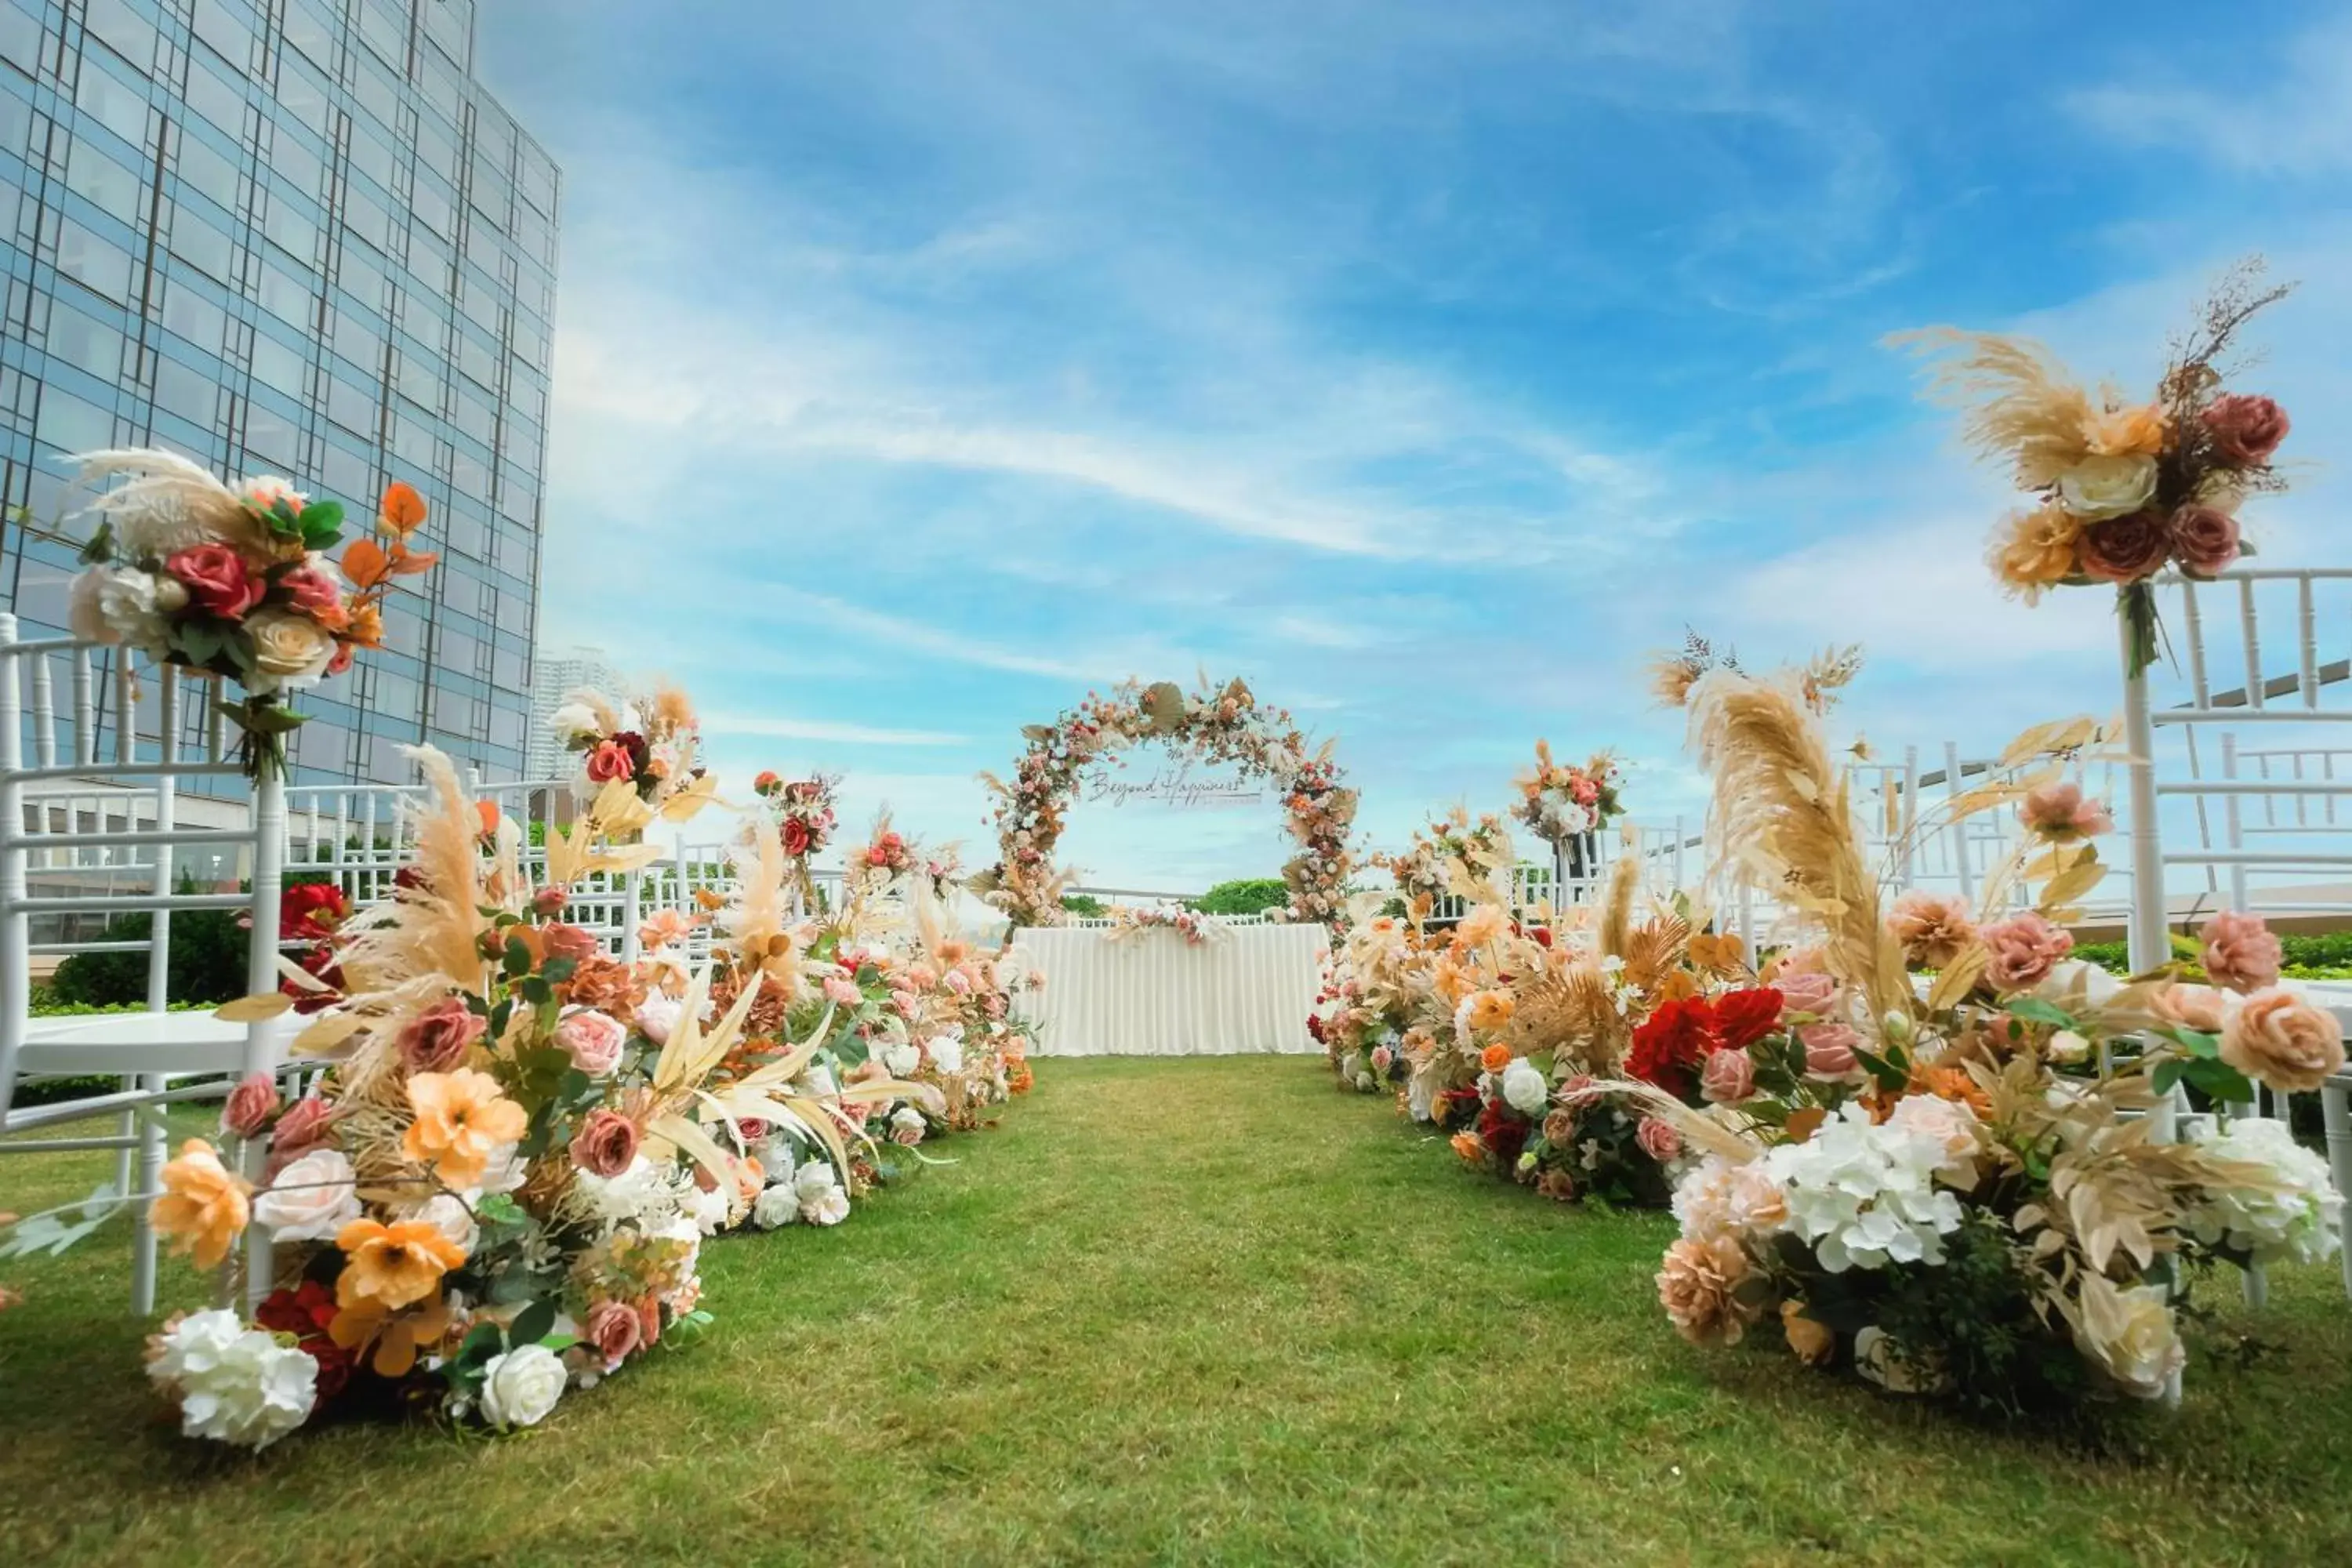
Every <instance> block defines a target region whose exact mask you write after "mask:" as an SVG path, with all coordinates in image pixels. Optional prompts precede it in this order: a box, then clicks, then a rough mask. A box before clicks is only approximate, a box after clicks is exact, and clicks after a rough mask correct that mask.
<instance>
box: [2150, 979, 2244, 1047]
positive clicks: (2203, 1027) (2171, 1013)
mask: <svg viewBox="0 0 2352 1568" xmlns="http://www.w3.org/2000/svg"><path fill="white" fill-rule="evenodd" d="M2227 1001H2228V998H2227V997H2225V996H2224V995H2223V994H2221V992H2219V991H2217V990H2215V989H2214V988H2213V987H2212V986H2210V985H2189V984H2183V983H2181V982H2179V981H2175V982H2174V983H2173V984H2170V985H2168V986H2166V987H2165V988H2164V989H2163V990H2161V991H2159V992H2158V993H2157V994H2156V1011H2157V1012H2158V1014H2159V1015H2161V1016H2164V1017H2167V1018H2169V1019H2171V1020H2172V1021H2173V1022H2174V1023H2176V1024H2184V1025H2186V1026H2189V1028H2192V1029H2197V1030H2200V1031H2201V1032H2203V1033H2205V1034H2208V1035H2218V1034H2220V1033H2221V1021H2222V1019H2223V1017H2224V1016H2226V1012H2227V1009H2226V1007H2225V1004H2226V1003H2227Z"/></svg>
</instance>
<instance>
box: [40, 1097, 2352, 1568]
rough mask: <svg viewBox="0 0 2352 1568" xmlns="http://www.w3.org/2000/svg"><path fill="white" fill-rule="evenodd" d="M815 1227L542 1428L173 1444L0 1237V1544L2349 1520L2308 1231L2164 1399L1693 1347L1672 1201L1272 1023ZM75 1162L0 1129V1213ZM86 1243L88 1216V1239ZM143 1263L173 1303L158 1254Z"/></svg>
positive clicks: (1252, 1559) (2086, 1531) (1173, 1548)
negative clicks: (2226, 1348) (1960, 1413)
mask: <svg viewBox="0 0 2352 1568" xmlns="http://www.w3.org/2000/svg"><path fill="white" fill-rule="evenodd" d="M943 1147H944V1150H945V1152H950V1153H952V1154H954V1155H955V1156H957V1158H958V1161H959V1163H956V1164H954V1165H952V1166H949V1167H946V1168H944V1169H938V1170H932V1171H929V1172H927V1173H924V1174H923V1176H922V1178H921V1179H920V1180H919V1181H918V1182H916V1183H914V1184H910V1185H908V1186H906V1187H903V1188H900V1189H898V1190H896V1191H893V1192H889V1193H886V1194H881V1195H879V1196H878V1197H877V1199H876V1200H875V1201H874V1202H873V1203H871V1204H870V1205H867V1206H866V1207H864V1208H862V1209H861V1210H860V1211H859V1213H858V1214H857V1215H856V1217H855V1218H853V1219H852V1220H851V1221H850V1223H849V1224H847V1225H846V1226H842V1227H841V1228H840V1229H838V1230H833V1231H822V1232H820V1231H810V1230H806V1229H801V1228H795V1229H793V1230H791V1231H788V1232H784V1233H781V1234H777V1235H773V1236H764V1237H761V1236H754V1237H742V1238H738V1239H732V1240H729V1241H725V1242H720V1243H717V1244H714V1245H713V1246H712V1247H709V1249H707V1251H706V1253H705V1266H704V1278H705V1281H706V1283H707V1285H708V1287H709V1304H710V1306H711V1307H712V1308H713V1309H714V1310H716V1311H717V1313H718V1314H719V1323H718V1325H717V1329H716V1331H715V1332H714V1334H713V1335H712V1337H711V1338H709V1340H708V1341H706V1342H704V1343H702V1344H700V1345H698V1346H695V1347H692V1348H690V1349H688V1350H685V1351H682V1352H677V1353H674V1354H673V1353H656V1354H655V1355H654V1356H652V1357H651V1358H650V1359H648V1360H647V1361H646V1362H645V1363H643V1364H642V1365H640V1366H638V1367H635V1368H634V1369H633V1370H631V1371H629V1372H628V1373H625V1374H623V1375H622V1376H621V1377H620V1378H618V1379H616V1380H614V1382H613V1383H611V1384H607V1385H606V1386H604V1388H601V1389H598V1390H596V1391H594V1392H593V1393H591V1394H585V1395H573V1396H571V1397H569V1398H567V1399H566V1400H565V1402H564V1404H563V1405H562V1406H561V1407H560V1408H559V1410H558V1411H557V1413H556V1415H555V1416H554V1417H553V1418H552V1420H551V1422H550V1423H549V1424H548V1425H547V1426H544V1427H541V1428H540V1429H538V1430H535V1431H532V1432H530V1433H527V1434H524V1435H521V1436H517V1437H514V1438H509V1439H505V1440H499V1441H476V1440H467V1439H461V1438H458V1437H453V1436H449V1435H448V1434H446V1432H443V1431H439V1430H436V1429H433V1428H431V1427H426V1426H385V1425H347V1426H337V1427H332V1428H329V1429H325V1430H320V1431H313V1432H307V1433H302V1434H298V1435H297V1436H294V1437H291V1438H289V1439H288V1440H287V1441H286V1442H284V1443H282V1444H281V1445H279V1446H278V1447H276V1448H274V1449H272V1450H271V1451H269V1452H268V1453H267V1454H265V1455H262V1456H260V1457H259V1458H244V1457H240V1456H237V1455H235V1454H230V1453H225V1452H223V1451H221V1450H218V1449H215V1448H212V1447H207V1446H203V1445H198V1444H194V1443H185V1442H183V1441H181V1440H180V1439H179V1438H178V1437H177V1436H176V1435H175V1434H174V1433H173V1430H172V1428H171V1426H169V1425H168V1423H167V1422H166V1421H165V1419H164V1418H163V1416H162V1415H160V1414H159V1412H158V1409H157V1407H156V1405H154V1404H153V1402H152V1400H151V1399H150V1397H149V1394H148V1391H147V1389H146V1386H145V1384H144V1382H143V1379H142V1376H141V1374H140V1371H139V1354H138V1352H139V1342H140V1339H141V1336H142V1333H143V1332H144V1331H145V1325H142V1324H140V1323H137V1322H134V1321H131V1320H130V1319H129V1318H127V1317H126V1316H125V1314H124V1310H123V1307H124V1303H125V1301H126V1300H128V1286H127V1281H126V1272H127V1251H128V1248H127V1247H126V1246H125V1245H124V1244H123V1242H122V1240H121V1236H122V1234H123V1233H121V1232H119V1231H117V1232H110V1233H107V1235H106V1236H105V1237H102V1238H94V1239H93V1241H92V1242H91V1243H89V1244H86V1245H85V1247H84V1249H83V1250H82V1251H81V1252H79V1253H76V1254H74V1255H72V1256H70V1257H68V1258H66V1259H63V1260H58V1261H50V1260H41V1259H36V1260H30V1261H24V1262H17V1263H12V1264H9V1265H6V1266H5V1267H6V1268H7V1269H8V1270H9V1271H10V1272H9V1278H10V1279H12V1281H13V1282H14V1283H16V1284H17V1285H18V1286H19V1287H20V1288H22V1289H25V1290H26V1294H27V1296H28V1298H29V1300H27V1302H26V1305H24V1306H22V1307H20V1308H17V1309H16V1310H11V1311H7V1312H5V1313H0V1433H5V1437H4V1438H0V1542H5V1546H4V1547H0V1560H5V1561H6V1562H8V1563H47V1562H89V1563H100V1562H104V1563H127V1562H171V1563H196V1562H202V1563H248V1562H250V1563H260V1562H273V1563H274V1562H303V1563H318V1562H326V1561H334V1562H354V1563H356V1562H366V1563H436V1564H438V1563H485V1562H497V1563H502V1564H518V1565H519V1564H524V1563H619V1562H637V1563H646V1562H669V1561H693V1562H707V1563H802V1562H806V1563H877V1562H902V1561H903V1562H918V1563H964V1562H1021V1563H1029V1562H1109V1563H1203V1562H1217V1563H1360V1562H1362V1563H1374V1562H1378V1563H1387V1562H1401V1563H1426V1562H1465V1563H1468V1562H1489V1563H1531V1562H1577V1563H1583V1562H1600V1563H1609V1564H1617V1563H1652V1562H1666V1563H1684V1562H1706V1563H1778V1562H1793V1561H1838V1562H1847V1561H1864V1562H1878V1561H1884V1562H1890V1563H2047V1562H2122V1561H2148V1562H2161V1563H2173V1562H2179V1563H2199V1564H2205V1563H2241V1562H2243V1563H2263V1564H2277V1563H2306V1562H2325V1561H2335V1562H2344V1561H2347V1560H2352V1311H2347V1303H2346V1302H2345V1300H2343V1296H2342V1292H2341V1290H2340V1289H2339V1287H2338V1286H2337V1284H2336V1278H2335V1275H2334V1272H2333V1270H2332V1269H2308V1270H2297V1271H2294V1272H2291V1273H2288V1274H2285V1275H2284V1277H2282V1278H2280V1279H2277V1280H2275V1282H2274V1285H2273V1306H2272V1307H2271V1308H2270V1309H2269V1310H2267V1311H2266V1312H2264V1313H2262V1314H2258V1315H2257V1314H2249V1313H2248V1312H2246V1311H2245V1310H2243V1309H2242V1307H2240V1306H2239V1305H2238V1304H2237V1301H2236V1299H2235V1288H2234V1284H2233V1283H2231V1282H2230V1281H2226V1280H2217V1281H2216V1282H2215V1286H2214V1288H2213V1289H2211V1290H2210V1292H2209V1293H2210V1294H2212V1295H2215V1296H2216V1297H2223V1296H2226V1297H2227V1298H2228V1299H2227V1300H2223V1301H2221V1303H2220V1304H2221V1307H2222V1308H2223V1312H2222V1317H2223V1321H2224V1326H2225V1327H2226V1328H2228V1329H2230V1330H2232V1331H2240V1332H2244V1331H2252V1332H2257V1333H2259V1334H2260V1335H2261V1336H2263V1338H2264V1339H2266V1340H2269V1341H2272V1342H2275V1343H2276V1344H2277V1345H2278V1347H2279V1348H2278V1349H2277V1350H2276V1351H2275V1352H2273V1353H2271V1354H2269V1355H2267V1356H2265V1357H2263V1358H2262V1359H2260V1360H2258V1361H2256V1362H2255V1363H2254V1364H2252V1366H2251V1367H2248V1368H2237V1367H2225V1366H2217V1365H2214V1364H2212V1363H2210V1362H2207V1361H2203V1360H2200V1361H2199V1362H2198V1363H2194V1364H2192V1366H2191V1369H2190V1374H2189V1402H2188V1405H2186V1407H2185V1408H2184V1409H2183V1410H2182V1411H2181V1412H2179V1415H2177V1416H2171V1417H2167V1416H2165V1415H2162V1414H2161V1413H2157V1412H2132V1413H2129V1414H2127V1415H2125V1416H2123V1417H2122V1418H2120V1419H2116V1420H2111V1421H2107V1422H2105V1423H2102V1424H2100V1425H2099V1426H2095V1427H2092V1428H2088V1429H2076V1430H2073V1431H2048V1430H2031V1429H1992V1428H1987V1427H1984V1426H1970V1425H1967V1424H1964V1423H1962V1422H1959V1421H1958V1420H1956V1419H1954V1418H1952V1417H1951V1416H1949V1415H1946V1414H1944V1413H1942V1412H1939V1411H1937V1410H1935V1409H1932V1408H1927V1407H1922V1406H1920V1405H1916V1404H1913V1403H1910V1402H1906V1401H1902V1400H1898V1399H1895V1398H1892V1397H1889V1396H1885V1395H1882V1394H1876V1393H1874V1391H1872V1390H1869V1389H1867V1388H1863V1387H1859V1386H1855V1385H1852V1384H1846V1383H1844V1382H1842V1381H1840V1380H1837V1379H1834V1378H1832V1377H1828V1376H1825V1375H1822V1374H1821V1373H1809V1372H1807V1371H1805V1370H1803V1369H1801V1368H1800V1367H1799V1366H1797V1365H1796V1364H1795V1363H1794V1362H1793V1361H1792V1360H1791V1359H1790V1358H1789V1357H1788V1356H1787V1355H1786V1354H1785V1352H1783V1351H1782V1350H1781V1349H1780V1346H1779V1345H1778V1343H1777V1342H1776V1341H1777V1336H1774V1337H1773V1340H1771V1341H1766V1342H1761V1343H1759V1344H1758V1345H1756V1346H1755V1347H1754V1348H1753V1349H1752V1350H1750V1349H1743V1350H1741V1351H1737V1352H1730V1353H1719V1352H1716V1353H1711V1352H1700V1351H1696V1350H1692V1349H1690V1348H1687V1347H1685V1345H1683V1344H1682V1342H1680V1341H1678V1340H1676V1339H1675V1336H1674V1334H1673V1333H1672V1331H1670V1330H1669V1329H1668V1328H1667V1326H1666V1324H1665V1321H1664V1319H1663V1318H1662V1317H1661V1316H1660V1315H1659V1314H1658V1312H1657V1310H1656V1307H1655V1304H1654V1300H1653V1294H1652V1288H1651V1283H1650V1276H1651V1274H1652V1272H1653V1271H1654V1268H1655V1267H1656V1259H1657V1255H1658V1252H1659V1250H1660V1248H1661V1247H1662V1246H1663V1245H1664V1240H1665V1238H1666V1237H1667V1236H1668V1235H1669V1233H1670V1230H1671V1222H1670V1221H1668V1220H1667V1219H1665V1218H1664V1216H1661V1215H1623V1214H1602V1213H1594V1212H1585V1211H1580V1210H1572V1209H1562V1208H1559V1207H1556V1206H1554V1205H1550V1204H1548V1203H1545V1202H1542V1201H1541V1200H1538V1199H1537V1198H1535V1197H1534V1196H1532V1195H1531V1194H1527V1193H1523V1192H1518V1191H1515V1190H1512V1189H1509V1188H1506V1187H1503V1186H1500V1185H1498V1184H1495V1183H1493V1182H1491V1181H1488V1180H1486V1179H1483V1178H1473V1177H1471V1176H1468V1175H1466V1174H1465V1173H1462V1172H1460V1171H1459V1170H1458V1169H1457V1168H1456V1166H1455V1163H1454V1159H1453V1157H1452V1156H1451V1154H1450V1153H1448V1152H1446V1151H1445V1149H1444V1147H1443V1145H1442V1144H1439V1143H1434V1142H1432V1141H1430V1140H1428V1139H1426V1138H1424V1137H1423V1136H1421V1135H1419V1134H1416V1133H1415V1132H1412V1131H1409V1130H1408V1129H1406V1128H1404V1127H1403V1126H1401V1125H1400V1124H1399V1123H1398V1122H1397V1121H1396V1119H1395V1116H1394V1114H1393V1112H1392V1110H1391V1108H1390V1107H1389V1106H1388V1104H1387V1103H1386V1102H1385V1101H1382V1100H1372V1099H1360V1098H1357V1097H1354V1096H1343V1095H1338V1094H1335V1093H1333V1092H1332V1090H1331V1089H1330V1088H1329V1087H1328V1078H1327V1077H1326V1076H1325V1074H1324V1071H1323V1069H1322V1068H1321V1065H1320V1064H1319V1063H1318V1062H1309V1061H1306V1060H1302V1059H1299V1058H1241V1059H1194V1060H1178V1061H1155V1062H1142V1061H1118V1060H1109V1061H1104V1060H1094V1061H1078V1062H1066V1061H1045V1062H1041V1063H1040V1064H1039V1071H1038V1089H1037V1092H1036V1093H1035V1094H1034V1095H1032V1096H1031V1097H1029V1098H1028V1099H1027V1100H1024V1101H1022V1102H1021V1103H1019V1104H1016V1105H1015V1106H1014V1107H1013V1108H1012V1110H1011V1112H1010V1114H1009V1115H1008V1117H1007V1120H1006V1124H1005V1126H1004V1127H1003V1130H1001V1131H998V1132H996V1133H993V1134H990V1135H983V1136H977V1137H970V1138H964V1139H961V1140H958V1141H956V1142H952V1143H951V1144H948V1145H945V1146H943ZM104 1168H105V1162H104V1157H103V1156H98V1157H56V1158H46V1157H45V1158H41V1159H34V1158H29V1157H22V1158H11V1159H8V1160H5V1161H0V1208H17V1209H29V1208H32V1207H35V1206H38V1205H43V1204H45V1203H47V1202H54V1201H58V1199H61V1198H64V1197H68V1196H72V1195H77V1194H79V1193H80V1192H82V1191H85V1190H87V1187H88V1185H89V1184H90V1183H91V1182H92V1181H94V1180H95V1179H96V1178H97V1176H98V1175H99V1174H100V1173H102V1171H103V1170H104ZM101 1240H102V1242H103V1245H101V1244H100V1242H101ZM166 1291H167V1297H169V1296H173V1295H176V1297H177V1299H179V1300H184V1301H194V1300H195V1299H196V1287H195V1284H194V1280H193V1279H192V1278H191V1277H190V1276H189V1275H188V1274H186V1273H185V1272H184V1270H179V1271H174V1272H173V1273H172V1274H171V1275H169V1276H168V1277H167V1281H166Z"/></svg>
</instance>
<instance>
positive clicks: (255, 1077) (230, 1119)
mask: <svg viewBox="0 0 2352 1568" xmlns="http://www.w3.org/2000/svg"><path fill="white" fill-rule="evenodd" d="M276 1114H278V1080H277V1079H274V1078H271V1077H270V1076H269V1075H268V1073H266V1072H257V1073H247V1075H246V1076H245V1077H244V1078H242V1079H238V1080H237V1085H236V1088H235V1089H231V1090H229V1091H228V1100H226V1102H225V1103H224V1104H223V1105H222V1106H221V1131H224V1132H230V1133H234V1134H236V1136H237V1137H239V1138H256V1137H259V1136H260V1134H261V1131H262V1130H263V1129H264V1128H266V1127H268V1125H269V1119H270V1118H271V1117H272V1116H275V1115H276Z"/></svg>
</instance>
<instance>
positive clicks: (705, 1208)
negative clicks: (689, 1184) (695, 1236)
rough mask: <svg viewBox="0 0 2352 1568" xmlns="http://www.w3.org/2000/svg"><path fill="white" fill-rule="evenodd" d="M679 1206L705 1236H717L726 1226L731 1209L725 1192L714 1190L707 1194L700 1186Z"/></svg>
mask: <svg viewBox="0 0 2352 1568" xmlns="http://www.w3.org/2000/svg"><path fill="white" fill-rule="evenodd" d="M678 1206H679V1207H680V1208H681V1209H683V1210H684V1211H685V1212H686V1215H687V1217H688V1219H691V1220H692V1221H694V1224H695V1228H696V1229H698V1230H699V1231H700V1232H701V1233H702V1234H703V1235H704V1236H716V1235H717V1234H718V1233H719V1230H720V1229H722V1228H723V1227H724V1226H726V1224H727V1215H728V1210H729V1209H730V1207H731V1205H730V1204H729V1202H728V1197H727V1194H726V1193H725V1192H724V1191H720V1190H717V1189H714V1190H712V1191H710V1192H707V1193H706V1192H704V1191H703V1190H702V1189H701V1188H700V1187H695V1188H694V1189H692V1190H691V1191H689V1192H688V1193H687V1194H685V1197H684V1198H683V1199H682V1200H681V1202H680V1203H679V1205H678Z"/></svg>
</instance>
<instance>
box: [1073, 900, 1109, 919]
mask: <svg viewBox="0 0 2352 1568" xmlns="http://www.w3.org/2000/svg"><path fill="white" fill-rule="evenodd" d="M1062 912H1063V913H1065V914H1072V915H1076V916H1077V917H1078V918H1079V919H1080V920H1095V919H1097V918H1099V917H1100V916H1102V915H1103V914H1106V913H1108V909H1107V907H1106V906H1105V905H1104V903H1103V901H1102V900H1100V899H1097V898H1096V897H1095V896H1094V895H1093V894H1092V893H1064V894H1063V895H1062Z"/></svg>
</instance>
